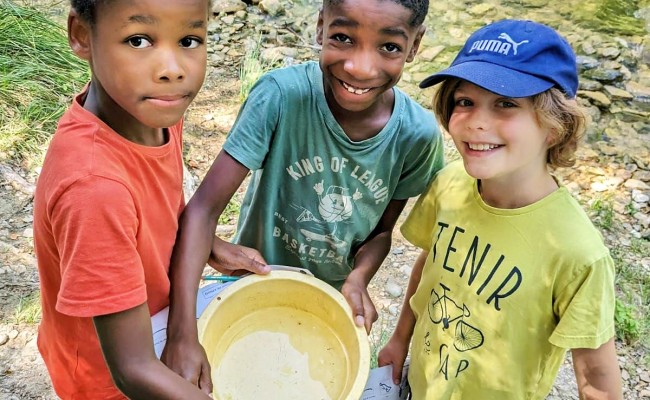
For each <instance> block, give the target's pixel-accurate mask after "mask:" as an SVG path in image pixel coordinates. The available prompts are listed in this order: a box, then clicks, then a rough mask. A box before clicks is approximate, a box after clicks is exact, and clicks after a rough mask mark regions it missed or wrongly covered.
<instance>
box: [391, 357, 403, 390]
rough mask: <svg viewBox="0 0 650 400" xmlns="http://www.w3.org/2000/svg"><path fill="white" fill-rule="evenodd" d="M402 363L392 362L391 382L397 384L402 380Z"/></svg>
mask: <svg viewBox="0 0 650 400" xmlns="http://www.w3.org/2000/svg"><path fill="white" fill-rule="evenodd" d="M403 367H404V363H400V362H394V363H393V383H394V384H396V385H399V384H400V382H401V381H402V368H403Z"/></svg>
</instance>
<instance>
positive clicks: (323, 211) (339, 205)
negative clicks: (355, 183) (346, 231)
mask: <svg viewBox="0 0 650 400" xmlns="http://www.w3.org/2000/svg"><path fill="white" fill-rule="evenodd" d="M314 190H315V191H316V194H318V199H319V201H318V213H319V214H320V216H321V217H322V218H323V221H324V222H328V223H330V224H333V225H334V229H333V230H332V231H331V232H329V233H327V234H323V233H319V232H314V231H312V230H307V229H300V232H301V233H302V234H303V235H305V237H306V238H307V241H308V242H311V241H312V240H316V241H320V242H325V243H329V245H330V246H332V247H341V246H344V245H345V244H346V243H345V241H343V240H341V239H339V238H338V237H336V228H337V225H338V223H339V222H341V221H345V220H347V219H349V218H350V216H351V215H352V211H353V203H352V201H353V200H358V199H360V198H361V197H362V196H363V195H362V194H361V193H360V192H359V191H358V190H357V191H355V193H354V194H353V195H352V196H350V194H349V189H347V188H344V187H341V186H330V187H328V188H327V191H326V192H325V190H324V185H323V181H320V182H319V183H317V184H316V185H314Z"/></svg>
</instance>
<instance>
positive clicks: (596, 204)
mask: <svg viewBox="0 0 650 400" xmlns="http://www.w3.org/2000/svg"><path fill="white" fill-rule="evenodd" d="M590 209H591V211H592V212H593V214H594V215H593V217H592V220H593V221H594V224H596V225H597V226H598V227H600V228H602V229H605V230H611V229H612V227H613V223H614V207H613V205H612V201H611V200H610V199H605V198H599V199H595V200H594V201H593V202H592V203H591V206H590Z"/></svg>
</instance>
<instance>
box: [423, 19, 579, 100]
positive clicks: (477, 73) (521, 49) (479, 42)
mask: <svg viewBox="0 0 650 400" xmlns="http://www.w3.org/2000/svg"><path fill="white" fill-rule="evenodd" d="M450 77H455V78H460V79H464V80H466V81H469V82H471V83H473V84H475V85H477V86H480V87H482V88H484V89H486V90H489V91H491V92H493V93H496V94H499V95H501V96H507V97H528V96H533V95H536V94H538V93H541V92H544V91H546V90H548V89H550V88H552V87H554V86H555V87H557V88H559V89H560V90H562V91H563V92H564V94H565V95H566V96H567V97H568V98H574V97H575V95H576V91H577V90H578V70H577V66H576V56H575V53H574V52H573V49H572V48H571V46H570V45H569V43H568V42H567V41H566V40H565V39H564V38H563V37H562V36H560V35H559V34H558V33H557V32H556V31H555V30H554V29H552V28H550V27H548V26H546V25H542V24H540V23H537V22H533V21H522V20H511V19H506V20H502V21H498V22H495V23H492V24H490V25H487V26H484V27H483V28H481V29H479V30H477V31H476V32H474V33H473V34H472V35H471V36H470V37H469V39H467V42H465V45H464V46H463V48H462V49H461V51H460V53H458V55H457V56H456V58H455V59H454V61H453V62H452V63H451V66H450V67H449V68H447V69H445V70H442V71H440V72H438V73H436V74H433V75H431V76H429V77H428V78H426V79H425V80H423V81H422V82H420V87H421V88H427V87H429V86H433V85H435V84H437V83H440V82H442V81H444V80H445V79H447V78H450Z"/></svg>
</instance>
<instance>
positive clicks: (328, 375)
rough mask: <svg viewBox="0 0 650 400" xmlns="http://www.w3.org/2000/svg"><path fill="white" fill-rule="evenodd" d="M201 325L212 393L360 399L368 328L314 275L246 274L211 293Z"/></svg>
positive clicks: (242, 397)
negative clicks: (358, 323) (208, 363)
mask: <svg viewBox="0 0 650 400" xmlns="http://www.w3.org/2000/svg"><path fill="white" fill-rule="evenodd" d="M198 330H199V341H200V342H201V344H202V345H203V347H204V348H205V351H206V353H207V356H208V360H209V361H210V365H211V367H212V382H213V384H214V393H213V394H214V398H215V399H220V400H231V399H232V400H260V399H265V400H266V399H278V400H280V399H281V400H290V399H300V400H308V399H318V400H321V399H333V400H347V399H359V398H360V397H361V395H362V392H363V389H364V387H365V384H366V380H367V379H368V371H369V365H370V349H369V344H368V336H367V335H366V332H365V330H364V329H363V328H359V327H357V326H355V324H354V322H353V320H352V311H351V309H350V307H349V305H348V304H347V302H346V301H345V298H344V297H343V295H341V293H339V292H338V291H337V290H336V289H334V288H332V287H331V286H329V285H328V284H326V283H325V282H323V281H321V280H319V279H317V278H314V277H312V276H308V275H303V274H299V273H296V272H287V271H272V272H271V273H270V274H269V275H265V276H262V275H249V276H246V277H244V278H242V279H240V280H238V281H236V282H234V283H233V284H232V285H230V286H229V287H227V288H226V289H224V290H223V292H221V293H220V294H219V295H218V296H217V297H215V298H214V300H213V301H212V302H211V303H210V304H209V305H208V306H207V307H206V309H205V311H204V312H203V314H202V315H201V317H200V318H199V321H198Z"/></svg>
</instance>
